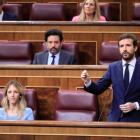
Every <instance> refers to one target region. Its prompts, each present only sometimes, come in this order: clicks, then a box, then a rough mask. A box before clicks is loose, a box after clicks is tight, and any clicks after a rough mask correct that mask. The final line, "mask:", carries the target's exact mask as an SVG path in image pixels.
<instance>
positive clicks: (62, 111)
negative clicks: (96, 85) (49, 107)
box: [55, 90, 98, 121]
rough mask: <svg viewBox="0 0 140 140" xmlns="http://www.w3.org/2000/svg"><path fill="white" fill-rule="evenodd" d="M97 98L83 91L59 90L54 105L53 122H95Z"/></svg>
mask: <svg viewBox="0 0 140 140" xmlns="http://www.w3.org/2000/svg"><path fill="white" fill-rule="evenodd" d="M97 117H98V106H97V97H96V95H93V94H91V93H88V92H86V91H83V90H59V91H58V93H57V100H56V105H55V120H59V121H97Z"/></svg>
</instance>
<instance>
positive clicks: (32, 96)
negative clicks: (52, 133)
mask: <svg viewBox="0 0 140 140" xmlns="http://www.w3.org/2000/svg"><path fill="white" fill-rule="evenodd" d="M3 92H4V89H3V88H1V89H0V103H1V101H2V98H3ZM25 93H26V95H25V99H26V102H27V106H28V107H29V108H31V109H32V110H33V114H34V119H35V120H36V119H37V118H38V114H37V113H38V109H37V95H36V91H35V90H34V89H25ZM0 107H2V106H1V104H0Z"/></svg>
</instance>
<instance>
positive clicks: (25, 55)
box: [0, 41, 33, 64]
mask: <svg viewBox="0 0 140 140" xmlns="http://www.w3.org/2000/svg"><path fill="white" fill-rule="evenodd" d="M32 61H33V53H32V45H31V43H30V42H20V41H0V64H32Z"/></svg>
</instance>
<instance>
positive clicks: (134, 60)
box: [122, 57, 136, 67]
mask: <svg viewBox="0 0 140 140" xmlns="http://www.w3.org/2000/svg"><path fill="white" fill-rule="evenodd" d="M125 64H126V62H125V61H124V60H123V59H122V66H125ZM128 64H130V65H131V66H133V67H135V65H136V57H135V58H134V59H133V60H132V61H131V62H129V63H128Z"/></svg>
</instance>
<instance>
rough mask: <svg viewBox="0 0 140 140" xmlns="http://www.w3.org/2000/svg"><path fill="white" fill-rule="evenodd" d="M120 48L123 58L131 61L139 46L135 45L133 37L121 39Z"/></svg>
mask: <svg viewBox="0 0 140 140" xmlns="http://www.w3.org/2000/svg"><path fill="white" fill-rule="evenodd" d="M119 50H120V54H121V55H122V58H123V59H124V60H125V61H126V62H127V63H129V62H130V61H131V60H133V59H134V58H135V52H136V51H137V46H135V47H134V45H133V40H132V39H123V40H121V41H119Z"/></svg>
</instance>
